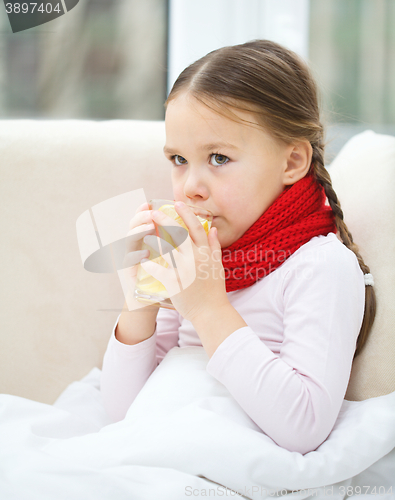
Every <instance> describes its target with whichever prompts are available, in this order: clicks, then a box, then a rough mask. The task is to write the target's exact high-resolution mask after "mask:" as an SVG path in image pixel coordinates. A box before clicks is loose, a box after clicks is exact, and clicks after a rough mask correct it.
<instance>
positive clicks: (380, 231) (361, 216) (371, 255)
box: [328, 130, 395, 401]
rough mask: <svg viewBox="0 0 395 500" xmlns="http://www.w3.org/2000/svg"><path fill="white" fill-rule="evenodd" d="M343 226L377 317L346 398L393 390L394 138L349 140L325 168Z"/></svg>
mask: <svg viewBox="0 0 395 500" xmlns="http://www.w3.org/2000/svg"><path fill="white" fill-rule="evenodd" d="M328 171H329V173H330V176H331V178H332V184H333V187H334V190H335V192H336V194H337V196H338V198H339V200H340V203H341V207H342V210H343V213H344V221H345V223H346V225H347V227H348V229H349V231H350V232H351V234H352V236H353V240H354V242H355V243H356V244H357V245H358V247H359V250H360V254H361V256H362V258H363V259H364V262H365V263H366V264H367V265H368V266H369V268H370V272H371V274H372V275H373V278H374V289H375V293H376V299H377V312H376V318H375V321H374V323H373V328H372V330H371V333H370V335H369V337H368V340H367V343H366V345H365V347H364V349H363V350H362V351H361V353H360V355H359V356H357V357H356V358H355V359H354V362H353V367H352V372H351V378H350V383H349V386H348V389H347V393H346V399H348V400H350V401H361V400H364V399H368V398H372V397H377V396H381V395H385V394H389V393H390V392H393V391H395V363H394V359H395V286H394V284H395V263H394V256H395V203H394V189H395V137H392V136H387V135H381V134H376V133H374V132H372V131H370V130H368V131H365V132H363V133H361V134H358V135H356V136H354V137H353V138H352V139H350V140H349V141H348V142H347V144H346V145H345V146H344V147H343V149H342V150H341V151H340V153H339V154H338V156H337V157H336V158H335V160H334V161H333V163H332V164H331V166H330V167H329V168H328Z"/></svg>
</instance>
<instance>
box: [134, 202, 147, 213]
mask: <svg viewBox="0 0 395 500" xmlns="http://www.w3.org/2000/svg"><path fill="white" fill-rule="evenodd" d="M149 209H150V207H149V203H148V202H147V201H146V202H145V203H143V204H142V205H140V206H139V207H138V208H137V209H136V214H137V213H138V212H141V211H142V210H149Z"/></svg>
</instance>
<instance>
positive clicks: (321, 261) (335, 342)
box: [101, 233, 365, 454]
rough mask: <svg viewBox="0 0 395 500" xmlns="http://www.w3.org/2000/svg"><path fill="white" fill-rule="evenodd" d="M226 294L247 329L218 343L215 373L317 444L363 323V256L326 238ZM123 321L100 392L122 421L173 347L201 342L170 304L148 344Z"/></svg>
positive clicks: (334, 411)
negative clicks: (132, 336)
mask: <svg viewBox="0 0 395 500" xmlns="http://www.w3.org/2000/svg"><path fill="white" fill-rule="evenodd" d="M227 295H228V298H229V301H230V303H231V304H232V306H233V307H234V308H235V309H236V310H237V311H238V312H239V314H240V315H241V316H242V317H243V319H244V320H245V322H246V323H247V325H248V326H246V327H243V328H239V329H238V330H236V331H235V332H233V333H232V334H231V335H230V336H229V337H227V338H226V339H225V340H224V341H223V342H222V343H221V344H220V345H219V347H218V348H217V350H216V351H215V352H214V354H213V355H212V357H211V358H210V360H209V362H208V364H207V368H206V370H207V372H208V373H209V374H210V375H211V376H213V377H215V378H216V379H217V380H218V381H219V382H221V383H222V384H223V385H224V386H225V387H226V388H227V389H228V391H229V392H230V394H231V395H232V396H233V397H234V399H235V400H236V401H237V402H238V403H239V405H240V406H241V407H242V408H243V410H244V411H245V412H246V413H247V414H248V416H249V417H250V418H251V419H252V420H253V421H254V422H255V423H256V424H257V425H258V426H259V427H260V428H261V429H262V431H263V432H264V433H266V434H267V435H268V436H269V437H270V438H271V439H273V441H275V442H276V443H277V444H278V445H279V446H282V447H283V448H286V449H287V450H289V451H297V452H300V453H302V454H304V453H307V452H308V451H312V450H314V449H316V448H317V447H318V446H319V445H320V444H321V443H322V442H323V441H325V439H326V438H327V437H328V435H329V433H330V431H331V430H332V428H333V426H334V424H335V421H336V418H337V416H338V414H339V411H340V407H341V405H342V402H343V399H344V396H345V393H346V390H347V385H348V381H349V377H350V372H351V365H352V360H353V355H354V352H355V348H356V340H357V337H358V333H359V331H360V328H361V325H362V320H363V314H364V307H365V283H364V276H363V272H362V271H361V269H360V267H359V264H358V261H357V258H356V256H355V254H354V253H353V252H352V251H351V250H349V249H348V248H347V247H346V246H345V245H343V243H341V242H340V241H339V239H338V238H337V237H336V235H335V234H334V233H329V234H328V235H327V236H317V237H314V238H312V239H311V240H310V241H309V242H308V243H306V244H305V245H303V246H302V247H300V248H299V249H298V250H297V251H296V252H294V253H293V254H292V255H291V256H290V257H289V258H288V259H287V260H286V261H285V262H284V263H283V264H282V265H281V266H280V267H278V268H277V269H276V270H275V271H273V272H272V273H270V274H269V275H267V276H266V277H265V278H264V279H261V280H259V281H257V282H256V283H255V284H254V285H252V286H251V287H249V288H245V289H242V290H237V291H234V292H228V294H227ZM118 319H119V316H118ZM118 319H117V321H116V324H115V326H116V325H117V323H118ZM115 326H114V329H113V332H112V334H111V337H110V340H109V343H108V347H107V350H106V353H105V355H104V359H103V367H102V375H101V393H102V397H103V403H104V406H105V408H106V410H107V412H108V413H109V415H110V416H111V418H112V419H113V421H119V420H122V419H123V418H124V417H125V415H126V412H127V410H128V408H129V406H130V405H131V404H132V402H133V400H134V399H135V397H136V396H137V394H138V393H139V391H140V390H141V389H142V387H143V386H144V384H145V382H146V381H147V379H148V377H149V376H150V375H151V373H152V372H153V371H154V370H155V368H156V366H157V365H158V364H159V363H160V362H161V361H162V359H163V358H164V356H165V354H166V353H167V352H168V351H169V350H170V349H171V348H173V347H174V346H179V347H180V348H182V347H185V346H201V345H202V343H201V342H200V339H199V337H198V335H197V333H196V331H195V329H194V328H193V326H192V323H191V322H190V321H187V320H185V319H184V318H183V317H182V316H181V315H180V314H178V312H177V311H174V310H169V309H160V310H159V313H158V316H157V324H156V329H155V332H154V334H153V335H152V336H151V337H150V338H148V339H147V340H144V341H143V342H140V343H139V344H135V345H126V344H122V343H121V342H119V341H118V340H117V339H116V337H115V333H114V332H115Z"/></svg>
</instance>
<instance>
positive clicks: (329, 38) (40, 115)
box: [0, 0, 395, 161]
mask: <svg viewBox="0 0 395 500" xmlns="http://www.w3.org/2000/svg"><path fill="white" fill-rule="evenodd" d="M254 38H269V39H272V40H275V41H277V42H279V43H282V44H284V45H286V46H288V47H289V48H291V49H292V50H295V51H296V52H298V53H299V54H300V55H301V56H302V57H303V58H304V59H305V60H307V61H308V63H309V64H310V66H311V68H312V71H313V73H314V75H315V77H316V79H317V81H318V84H319V88H320V92H321V102H322V109H323V121H324V123H325V125H326V126H327V140H328V147H327V161H330V160H331V159H332V158H333V156H334V155H335V154H336V153H337V152H338V151H339V149H340V148H341V146H342V145H343V144H344V143H345V142H346V141H347V140H348V138H349V137H351V136H352V135H354V134H356V133H358V132H360V131H362V130H366V129H371V130H374V131H376V132H380V133H386V134H391V135H395V0H144V1H142V0H138V1H137V0H80V2H79V3H78V4H77V5H76V7H75V8H74V9H72V10H71V11H70V12H68V13H67V14H65V15H64V16H62V17H60V18H58V19H55V20H53V21H51V22H49V23H46V24H43V25H41V26H37V27H35V28H31V29H29V30H25V31H21V32H18V33H12V30H11V28H10V24H9V21H8V18H7V15H6V12H5V9H4V8H3V6H2V5H0V119H10V118H34V119H68V118H80V119H92V120H112V119H143V120H163V119H164V107H163V103H164V101H165V99H166V96H167V94H168V92H169V90H170V88H171V85H172V83H173V82H174V80H175V78H176V77H177V75H178V74H179V72H180V71H181V70H182V69H183V68H184V67H185V66H187V65H188V64H190V63H192V62H193V61H194V60H196V59H198V58H199V57H201V56H203V55H204V54H206V53H207V52H209V51H210V50H214V49H216V48H218V47H221V46H224V45H233V44H237V43H243V42H245V41H248V40H252V39H254Z"/></svg>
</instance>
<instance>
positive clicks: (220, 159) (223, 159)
mask: <svg viewBox="0 0 395 500" xmlns="http://www.w3.org/2000/svg"><path fill="white" fill-rule="evenodd" d="M228 161H229V158H228V157H227V156H225V155H221V154H212V155H211V165H214V166H215V167H219V166H220V165H225V163H228ZM213 162H214V163H213Z"/></svg>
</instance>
